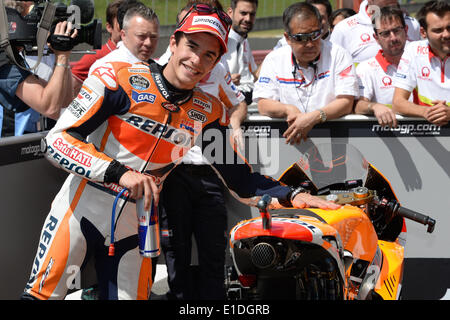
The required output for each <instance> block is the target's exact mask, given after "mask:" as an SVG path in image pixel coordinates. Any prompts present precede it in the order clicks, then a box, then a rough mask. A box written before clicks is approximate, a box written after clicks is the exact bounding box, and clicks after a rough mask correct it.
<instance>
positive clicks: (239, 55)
mask: <svg viewBox="0 0 450 320" xmlns="http://www.w3.org/2000/svg"><path fill="white" fill-rule="evenodd" d="M257 8H258V0H232V1H231V3H230V8H228V10H227V13H228V15H229V16H230V17H231V20H232V21H233V22H232V25H231V30H230V34H229V36H228V43H227V46H228V52H227V53H226V54H225V55H224V56H223V57H222V62H223V63H226V64H227V65H228V69H229V70H230V73H231V80H232V81H233V83H234V84H235V85H236V87H237V88H238V90H239V91H241V92H242V93H243V94H244V96H245V102H246V103H247V105H249V104H251V103H252V95H253V88H254V81H255V79H257V78H258V70H257V65H256V63H255V60H254V58H253V55H252V50H251V49H250V44H249V42H248V39H247V36H248V33H249V32H250V31H251V30H252V29H253V25H254V24H255V19H256V10H257Z"/></svg>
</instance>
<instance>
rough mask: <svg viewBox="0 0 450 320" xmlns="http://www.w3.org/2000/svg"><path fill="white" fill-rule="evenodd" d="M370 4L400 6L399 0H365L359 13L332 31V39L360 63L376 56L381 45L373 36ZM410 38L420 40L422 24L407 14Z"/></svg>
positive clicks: (340, 23) (381, 6)
mask: <svg viewBox="0 0 450 320" xmlns="http://www.w3.org/2000/svg"><path fill="white" fill-rule="evenodd" d="M370 6H378V7H379V8H383V7H388V6H394V7H398V6H399V4H398V0H365V1H363V2H362V3H361V5H360V7H359V11H358V13H357V14H355V15H353V16H351V17H349V18H347V19H345V20H343V21H341V22H339V23H338V24H337V25H336V26H335V27H334V29H333V32H332V33H331V37H330V41H331V42H333V43H336V44H338V45H340V46H341V47H343V48H345V49H347V51H348V52H349V53H350V54H351V56H352V59H353V61H354V62H356V63H359V62H361V61H364V60H367V59H369V58H372V57H374V56H375V55H376V54H377V53H378V50H380V46H379V45H378V43H377V41H376V40H375V38H374V37H373V27H372V19H371V17H372V15H373V14H374V12H376V11H371V10H372V8H376V7H370ZM405 22H406V25H407V32H408V40H409V41H415V40H420V32H419V30H420V26H419V23H418V22H417V20H416V19H414V18H412V17H410V16H406V15H405Z"/></svg>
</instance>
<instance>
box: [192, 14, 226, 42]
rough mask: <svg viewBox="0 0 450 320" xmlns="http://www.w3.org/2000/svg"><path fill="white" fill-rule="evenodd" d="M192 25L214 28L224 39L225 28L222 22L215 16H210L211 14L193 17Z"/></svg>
mask: <svg viewBox="0 0 450 320" xmlns="http://www.w3.org/2000/svg"><path fill="white" fill-rule="evenodd" d="M192 25H193V26H196V25H197V26H198V25H206V26H209V27H211V28H213V29H215V30H216V31H217V32H218V33H219V34H220V36H221V37H222V38H223V39H225V37H226V34H227V31H226V30H225V28H224V27H223V25H222V22H220V21H219V20H218V19H217V18H215V17H211V16H196V17H194V19H193V20H192Z"/></svg>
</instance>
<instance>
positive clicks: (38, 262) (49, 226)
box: [26, 216, 58, 289]
mask: <svg viewBox="0 0 450 320" xmlns="http://www.w3.org/2000/svg"><path fill="white" fill-rule="evenodd" d="M57 224H58V219H57V218H55V217H54V216H50V217H49V218H48V220H47V223H46V224H45V225H44V230H43V231H42V235H41V239H40V241H39V247H38V251H37V253H36V257H35V259H34V263H33V269H32V271H31V276H30V279H29V280H28V283H27V285H26V289H30V288H31V287H32V285H33V283H34V282H35V281H36V276H37V274H38V272H39V270H40V269H41V266H42V263H43V261H44V258H45V255H46V253H47V250H48V248H49V246H50V244H51V242H52V240H53V237H54V236H55V229H56V226H57Z"/></svg>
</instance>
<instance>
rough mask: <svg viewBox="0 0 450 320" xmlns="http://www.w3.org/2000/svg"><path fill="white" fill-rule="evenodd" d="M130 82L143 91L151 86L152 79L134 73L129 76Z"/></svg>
mask: <svg viewBox="0 0 450 320" xmlns="http://www.w3.org/2000/svg"><path fill="white" fill-rule="evenodd" d="M128 82H129V83H130V85H131V86H132V87H133V88H134V89H136V90H140V91H143V90H146V89H148V88H150V81H148V80H147V79H145V78H144V77H143V76H141V75H132V76H131V77H129V78H128Z"/></svg>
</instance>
